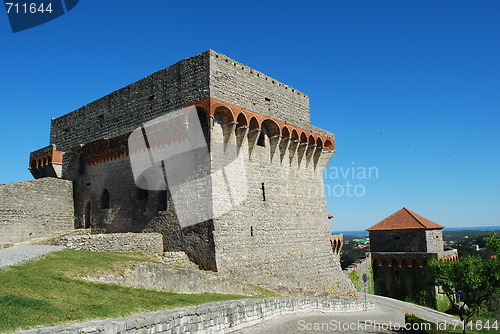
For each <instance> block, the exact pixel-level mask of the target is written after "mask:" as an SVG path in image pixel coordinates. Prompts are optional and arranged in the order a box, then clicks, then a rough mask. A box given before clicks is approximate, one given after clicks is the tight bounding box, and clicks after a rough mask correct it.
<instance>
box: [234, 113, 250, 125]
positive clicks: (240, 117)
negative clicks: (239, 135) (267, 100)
mask: <svg viewBox="0 0 500 334" xmlns="http://www.w3.org/2000/svg"><path fill="white" fill-rule="evenodd" d="M236 122H238V125H237V127H240V126H248V120H247V117H246V116H245V114H244V113H242V112H240V113H239V114H238V117H237V118H236Z"/></svg>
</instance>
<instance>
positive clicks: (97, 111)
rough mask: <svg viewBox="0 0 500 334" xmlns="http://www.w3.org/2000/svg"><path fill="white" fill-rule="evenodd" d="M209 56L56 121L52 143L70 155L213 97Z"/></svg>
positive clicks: (186, 61)
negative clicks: (73, 149)
mask: <svg viewBox="0 0 500 334" xmlns="http://www.w3.org/2000/svg"><path fill="white" fill-rule="evenodd" d="M208 59H209V58H208V53H206V52H205V53H202V54H199V55H196V56H194V57H191V58H187V59H184V60H181V61H180V62H178V63H176V64H174V65H172V66H170V67H167V68H165V69H163V70H160V71H158V72H155V73H153V74H151V75H149V76H147V77H145V78H144V79H141V80H139V81H137V82H135V83H133V84H130V85H128V86H126V87H124V88H121V89H119V90H117V91H114V92H112V93H111V94H108V95H106V96H104V97H102V98H100V99H98V100H96V101H94V102H91V103H89V104H87V105H86V106H83V107H81V108H80V109H78V110H75V111H73V112H71V113H69V114H66V115H64V116H61V117H58V118H55V119H53V120H52V127H51V134H50V143H51V144H56V145H57V149H58V150H62V151H68V150H70V149H72V148H74V147H76V146H78V145H79V144H86V143H89V142H91V141H94V140H97V139H100V138H103V137H108V138H111V137H114V136H117V135H120V134H123V133H126V132H128V131H132V130H134V129H135V128H136V127H138V126H139V125H140V124H141V123H144V122H146V121H148V120H151V119H153V118H155V117H158V116H160V115H162V114H164V113H166V112H168V111H171V110H175V109H178V108H181V107H182V106H183V105H186V104H188V103H192V102H195V101H199V100H202V99H205V98H208V97H209V75H208V73H209V60H208Z"/></svg>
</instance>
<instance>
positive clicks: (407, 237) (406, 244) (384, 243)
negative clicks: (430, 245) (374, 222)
mask: <svg viewBox="0 0 500 334" xmlns="http://www.w3.org/2000/svg"><path fill="white" fill-rule="evenodd" d="M370 250H371V251H372V252H427V234H426V230H391V231H370Z"/></svg>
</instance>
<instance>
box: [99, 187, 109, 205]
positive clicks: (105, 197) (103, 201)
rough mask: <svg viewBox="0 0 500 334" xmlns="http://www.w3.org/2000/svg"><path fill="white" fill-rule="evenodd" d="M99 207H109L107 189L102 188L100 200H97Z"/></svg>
mask: <svg viewBox="0 0 500 334" xmlns="http://www.w3.org/2000/svg"><path fill="white" fill-rule="evenodd" d="M99 207H100V208H101V209H103V210H106V209H109V191H108V189H104V191H103V192H102V195H101V201H100V202H99Z"/></svg>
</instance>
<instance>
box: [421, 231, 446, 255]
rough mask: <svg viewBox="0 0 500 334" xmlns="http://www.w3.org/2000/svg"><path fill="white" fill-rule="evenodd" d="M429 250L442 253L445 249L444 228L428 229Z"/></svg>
mask: <svg viewBox="0 0 500 334" xmlns="http://www.w3.org/2000/svg"><path fill="white" fill-rule="evenodd" d="M425 237H426V241H427V242H426V243H427V252H429V253H440V252H442V251H443V249H444V244H443V230H441V229H437V230H426V231H425Z"/></svg>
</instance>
